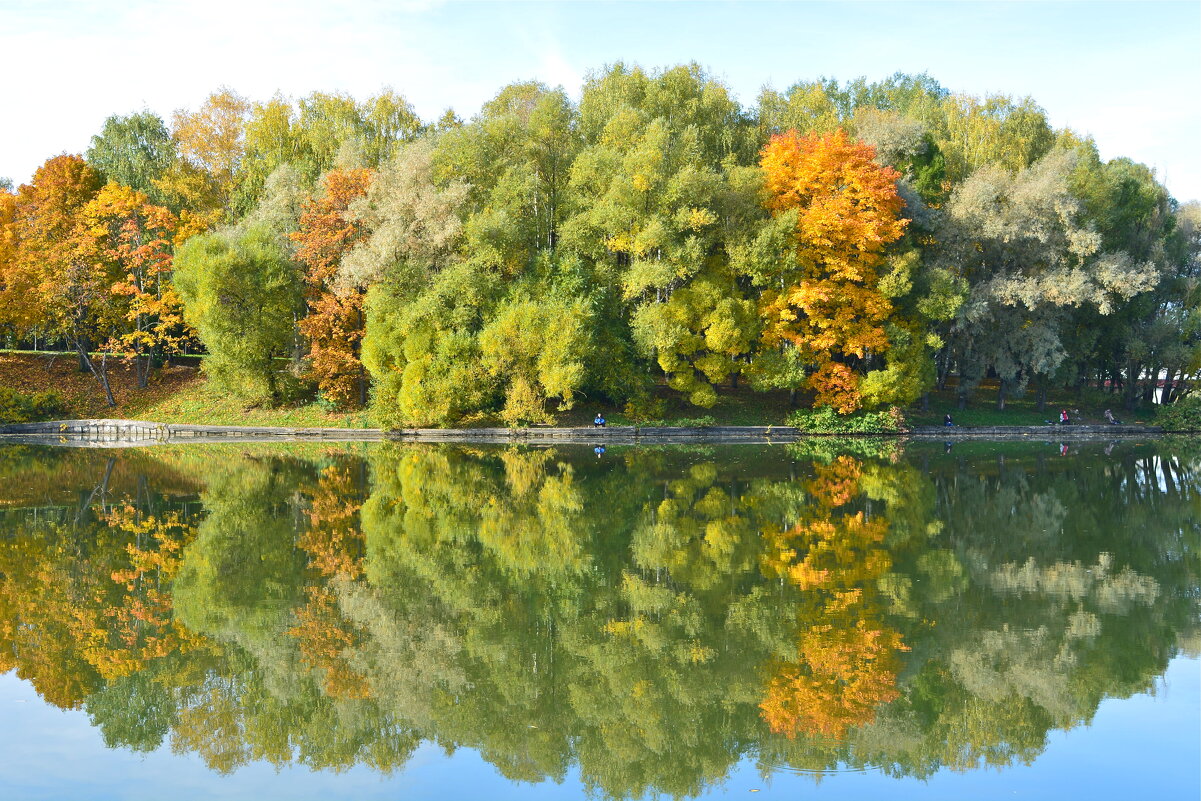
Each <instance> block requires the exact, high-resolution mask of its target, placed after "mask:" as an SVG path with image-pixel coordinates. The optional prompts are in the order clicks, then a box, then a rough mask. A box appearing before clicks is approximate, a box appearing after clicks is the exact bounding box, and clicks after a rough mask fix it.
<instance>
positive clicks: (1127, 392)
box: [1122, 362, 1141, 412]
mask: <svg viewBox="0 0 1201 801" xmlns="http://www.w3.org/2000/svg"><path fill="white" fill-rule="evenodd" d="M1140 371H1141V366H1140V365H1138V364H1136V363H1134V362H1128V363H1127V364H1126V383H1125V384H1123V385H1122V408H1123V409H1125V410H1126V411H1128V412H1133V411H1134V405H1135V402H1136V401H1137V400H1138V374H1139V372H1140Z"/></svg>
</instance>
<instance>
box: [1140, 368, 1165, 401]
mask: <svg viewBox="0 0 1201 801" xmlns="http://www.w3.org/2000/svg"><path fill="white" fill-rule="evenodd" d="M1161 369H1163V368H1162V367H1161V366H1160V365H1158V364H1157V365H1155V366H1154V367H1152V368H1151V380H1150V381H1148V382H1147V385H1146V386H1145V387H1143V397H1142V402H1143V403H1155V390H1157V389H1159V372H1160V370H1161Z"/></svg>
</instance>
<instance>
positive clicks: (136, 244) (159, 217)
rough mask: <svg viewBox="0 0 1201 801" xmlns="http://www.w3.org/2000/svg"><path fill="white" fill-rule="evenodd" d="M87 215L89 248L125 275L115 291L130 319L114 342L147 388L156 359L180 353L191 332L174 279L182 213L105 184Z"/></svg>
mask: <svg viewBox="0 0 1201 801" xmlns="http://www.w3.org/2000/svg"><path fill="white" fill-rule="evenodd" d="M82 214H83V224H84V225H85V226H86V244H87V247H88V249H89V250H90V251H91V253H92V254H93V255H94V257H95V258H96V259H99V260H105V261H107V262H109V263H111V264H112V265H113V267H114V269H115V270H116V271H117V272H118V274H119V275H120V278H119V279H118V280H116V281H115V282H114V283H113V285H112V287H111V290H110V291H111V292H112V293H113V294H114V295H115V296H117V298H118V300H119V302H120V306H121V309H120V311H121V314H122V316H123V317H124V319H125V324H124V325H123V326H122V327H121V328H119V329H117V330H115V331H114V332H113V336H112V341H111V342H110V346H111V347H112V349H113V350H116V351H126V352H128V353H130V354H131V355H132V356H133V357H134V360H135V363H136V367H137V380H138V386H139V387H143V388H144V387H145V386H146V385H147V382H148V380H149V378H150V370H151V367H152V366H153V364H154V362H155V361H157V360H160V359H162V358H163V357H164V356H166V355H169V354H171V353H178V352H180V351H181V349H182V345H183V344H184V343H186V342H187V341H189V339H191V337H192V333H191V331H190V329H189V328H188V327H187V325H186V324H185V323H184V320H183V303H182V301H181V300H180V299H179V295H178V293H177V292H176V291H175V287H174V284H173V283H172V281H171V278H170V276H171V272H172V269H173V268H172V257H173V252H174V248H173V247H172V239H173V237H174V235H175V232H176V228H177V225H178V221H177V218H176V217H175V215H174V214H172V213H171V212H170V211H169V210H168V209H166V208H163V207H162V206H155V205H151V204H150V203H149V201H148V200H147V197H146V195H144V194H142V193H141V192H137V191H135V190H133V189H131V188H129V187H127V186H121V185H119V184H116V183H109V184H107V185H106V186H104V187H103V188H102V189H101V190H100V191H99V192H98V193H97V194H96V197H94V198H93V199H92V200H91V201H90V202H89V203H88V205H87V206H86V207H85V208H84V209H83V212H82Z"/></svg>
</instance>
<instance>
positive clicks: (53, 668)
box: [0, 440, 1201, 801]
mask: <svg viewBox="0 0 1201 801" xmlns="http://www.w3.org/2000/svg"><path fill="white" fill-rule="evenodd" d="M1199 620H1201V442H1199V441H1190V440H1163V441H1146V442H1140V441H1123V442H1116V443H1078V444H1068V445H1066V446H1064V445H1061V444H1060V443H1017V444H988V443H959V444H956V445H954V446H953V447H952V446H951V445H944V444H943V443H909V444H906V445H904V446H901V445H898V444H896V443H883V444H880V443H874V444H873V443H870V442H865V441H845V442H841V443H839V442H836V441H825V440H822V441H814V442H805V443H798V444H795V445H787V446H785V445H776V446H745V445H744V446H729V447H612V448H609V449H608V451H607V452H604V453H600V454H598V453H596V452H595V451H594V450H593V448H592V447H583V446H580V447H574V446H569V447H556V448H553V449H532V448H507V447H489V446H479V447H457V446H453V447H452V446H420V445H400V444H391V443H382V444H370V445H368V444H358V445H339V446H332V447H331V446H322V445H318V444H302V445H294V446H280V445H262V446H259V445H250V444H247V445H237V446H226V445H209V446H206V445H194V446H187V447H170V448H166V447H164V448H152V449H130V450H82V449H54V448H41V447H33V446H11V445H10V446H0V710H2V711H0V752H2V753H3V754H4V758H3V760H0V798H3V799H13V801H18V800H22V801H23V800H24V799H77V800H89V801H90V800H92V799H122V800H124V799H166V798H170V799H191V798H197V799H201V798H203V799H208V798H222V799H242V798H245V799H273V798H280V799H343V798H344V799H377V798H378V799H384V798H388V799H396V798H406V799H414V798H421V799H424V798H431V799H433V798H436V799H458V798H465V799H466V798H480V799H510V798H511V799H562V798H581V797H588V796H590V797H594V798H654V797H678V798H692V797H706V798H711V797H712V798H743V797H747V798H749V797H751V794H752V793H757V795H754V796H753V797H755V798H802V797H803V798H810V799H835V798H837V799H848V798H862V799H878V798H901V799H904V798H922V799H926V798H938V799H963V798H971V799H989V798H996V799H1001V798H1005V799H1013V798H1026V799H1032V798H1056V799H1059V798H1075V797H1079V798H1089V799H1110V798H1112V799H1129V798H1135V797H1143V798H1156V799H1169V798H1182V799H1196V798H1198V796H1199V795H1201V778H1199V773H1201V712H1199V708H1201V699H1199V694H1201V693H1199V690H1201V672H1199V662H1198V651H1199V645H1201V624H1199Z"/></svg>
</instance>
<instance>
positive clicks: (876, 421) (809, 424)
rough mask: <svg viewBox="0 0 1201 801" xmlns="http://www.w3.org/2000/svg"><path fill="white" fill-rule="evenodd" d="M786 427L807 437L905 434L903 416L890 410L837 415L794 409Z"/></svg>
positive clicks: (823, 408) (830, 410)
mask: <svg viewBox="0 0 1201 801" xmlns="http://www.w3.org/2000/svg"><path fill="white" fill-rule="evenodd" d="M788 425H790V426H792V427H793V428H795V429H797V430H798V431H804V432H805V433H807V434H899V433H901V432H903V431H905V430H906V424H905V415H904V414H903V413H902V412H901V410H900V409H899V408H897V407H896V406H893V407H891V408H888V409H883V410H880V411H875V412H856V413H853V414H839V413H838V412H837V411H835V410H834V409H833V408H831V407H829V406H819V407H817V408H816V409H797V410H796V411H794V412H793V413H792V414H790V415H789V416H788Z"/></svg>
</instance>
